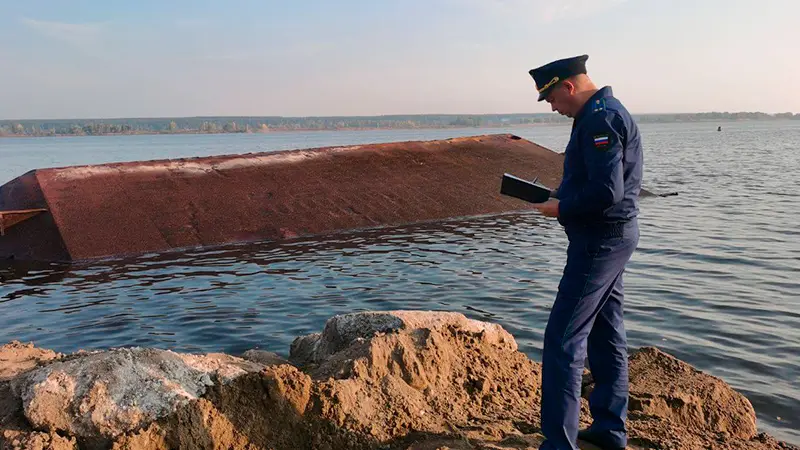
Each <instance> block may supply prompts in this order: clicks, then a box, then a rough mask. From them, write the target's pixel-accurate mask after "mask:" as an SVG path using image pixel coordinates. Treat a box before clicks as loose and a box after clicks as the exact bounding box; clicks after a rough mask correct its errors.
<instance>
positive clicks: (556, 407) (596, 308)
mask: <svg viewBox="0 0 800 450" xmlns="http://www.w3.org/2000/svg"><path fill="white" fill-rule="evenodd" d="M567 235H568V237H569V247H568V248H567V264H566V267H565V268H564V273H563V276H562V278H561V283H560V284H559V286H558V294H557V296H556V300H555V303H554V304H553V308H552V310H551V311H550V318H549V319H548V322H547V328H546V329H545V333H544V354H543V356H542V411H541V415H542V433H543V434H544V436H545V441H544V443H542V445H541V446H540V447H539V448H540V449H547V450H550V449H553V450H555V449H558V450H578V446H577V436H578V416H579V412H580V396H581V380H582V374H583V367H584V361H585V359H586V356H587V353H588V357H589V370H590V371H591V372H592V377H593V378H594V382H595V386H594V390H593V391H592V394H591V395H590V397H589V405H590V410H591V413H592V419H593V423H592V426H591V431H592V432H593V433H598V434H601V435H603V436H605V437H606V438H608V440H609V442H613V443H614V445H617V444H618V446H619V447H624V446H625V445H626V444H627V433H626V428H625V420H626V418H627V410H628V351H627V347H628V344H627V339H626V337H625V327H624V325H623V318H622V307H623V297H624V294H623V286H622V273H623V271H624V270H625V265H626V264H627V262H628V260H630V258H631V256H632V255H633V251H634V250H635V249H636V246H637V244H638V243H639V226H638V222H637V221H636V219H633V220H632V221H630V222H627V223H624V224H620V225H618V226H613V227H606V228H603V229H590V228H585V229H581V228H579V229H570V228H568V229H567Z"/></svg>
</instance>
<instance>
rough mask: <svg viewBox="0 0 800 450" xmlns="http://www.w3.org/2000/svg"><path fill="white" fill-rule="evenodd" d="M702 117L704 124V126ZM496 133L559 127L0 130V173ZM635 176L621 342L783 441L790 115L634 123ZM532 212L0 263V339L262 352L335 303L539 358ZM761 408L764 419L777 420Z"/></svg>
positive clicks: (795, 335) (794, 405)
mask: <svg viewBox="0 0 800 450" xmlns="http://www.w3.org/2000/svg"><path fill="white" fill-rule="evenodd" d="M717 125H722V127H723V131H722V132H717V131H716V129H717ZM503 131H508V132H513V133H515V134H517V135H520V136H522V137H525V138H527V139H530V140H532V141H535V142H537V143H540V144H542V145H545V146H546V147H549V148H552V149H554V150H557V151H562V150H563V148H564V146H565V145H566V142H567V140H568V137H569V127H568V126H543V127H530V128H514V129H513V130H499V129H491V130H489V129H461V130H414V131H373V132H314V133H282V134H278V133H276V134H264V135H212V136H208V135H188V136H124V137H75V138H35V139H10V138H9V139H0V161H2V164H0V183H4V182H6V181H9V180H11V179H12V178H14V177H16V176H19V175H21V174H22V173H24V172H25V171H27V170H30V169H34V168H40V167H54V166H65V165H73V164H88V163H103V162H111V161H130V160H142V159H156V158H159V159H160V158H175V157H184V156H202V155H216V154H230V153H247V152H256V151H272V150H283V149H292V148H302V147H317V146H328V145H347V144H358V143H370V142H389V141H404V140H416V139H440V138H447V137H454V136H466V135H475V134H484V133H497V132H503ZM642 133H643V136H644V142H645V183H646V186H647V187H649V188H651V189H654V190H656V191H678V192H679V193H680V195H679V196H677V197H667V198H661V199H645V200H643V201H642V214H641V231H642V237H641V241H640V245H639V248H638V250H637V252H636V253H635V254H634V256H633V260H632V261H631V263H630V265H629V266H628V267H629V269H628V272H627V275H626V279H625V284H626V286H625V287H626V320H627V322H626V327H627V329H628V336H629V341H630V344H631V346H632V347H639V346H645V345H656V346H659V347H661V348H662V349H664V350H666V351H668V352H670V353H672V354H674V355H676V356H677V357H679V358H681V359H683V360H686V361H688V362H690V363H691V364H693V365H695V366H697V367H698V368H700V369H702V370H705V371H707V372H709V373H711V374H713V375H716V376H719V377H721V378H723V379H725V380H726V381H727V382H729V383H731V384H732V385H733V386H734V387H736V388H737V389H739V390H740V391H741V392H743V393H744V394H745V395H747V397H748V398H749V399H750V401H751V402H752V403H753V404H754V406H755V408H756V411H757V412H758V416H759V426H760V427H761V429H762V430H764V431H768V432H770V433H771V434H773V435H775V436H776V437H778V438H781V439H784V440H787V441H790V442H794V443H800V431H798V429H800V281H798V278H797V277H798V276H800V228H799V227H798V225H799V224H800V220H799V219H798V217H800V198H799V197H800V189H798V188H800V183H798V181H799V180H800V175H798V174H800V123H798V121H785V122H783V121H774V122H772V121H770V122H738V123H722V124H716V123H702V124H646V125H643V126H642ZM565 249H566V238H565V236H564V234H563V231H562V230H561V229H560V227H559V226H558V224H557V222H555V221H553V220H547V219H544V218H542V217H541V216H539V215H538V214H536V213H512V214H504V215H497V216H484V217H476V218H473V219H470V220H459V221H447V222H442V223H432V224H418V225H413V226H405V227H396V228H383V229H376V230H368V231H361V232H356V233H342V234H334V235H327V236H321V237H316V238H313V239H300V240H294V241H288V242H285V243H281V244H272V243H264V244H258V245H248V246H230V247H225V248H221V249H215V250H212V251H203V252H185V253H179V254H153V255H145V256H143V257H140V258H135V259H126V260H113V261H103V262H98V263H92V264H76V265H71V266H60V265H24V264H16V265H12V266H3V267H2V268H0V280H1V281H2V283H1V284H0V342H5V341H9V340H11V339H20V340H23V341H34V342H35V343H36V344H37V345H39V346H42V347H48V348H52V349H55V350H57V351H61V352H70V351H74V350H77V349H80V348H84V349H88V348H108V347H112V346H127V345H142V346H157V347H161V348H170V349H175V350H181V351H225V352H233V353H236V352H240V351H243V350H245V349H248V348H254V347H259V348H266V349H269V350H272V351H276V352H278V353H281V354H284V355H286V354H287V353H288V348H289V343H290V342H291V340H292V339H293V338H294V337H295V336H297V335H301V334H306V333H310V332H316V331H319V330H321V328H322V325H323V323H324V321H325V320H326V319H328V318H329V317H330V316H332V315H334V314H339V313H346V312H352V311H360V310H386V309H435V310H450V311H459V312H462V313H464V314H466V315H467V316H469V317H472V318H476V319H483V320H490V321H494V322H498V323H500V324H502V325H503V326H504V327H506V329H508V330H509V331H510V332H511V333H513V334H514V336H515V337H516V338H517V340H518V342H519V344H520V349H521V350H522V351H524V352H526V353H527V354H528V355H529V356H531V357H532V358H534V359H537V360H538V359H540V358H541V341H542V333H543V331H544V327H545V324H546V320H547V314H548V311H549V309H550V306H551V304H552V302H553V299H554V296H555V292H556V288H557V285H558V281H559V278H560V275H561V270H562V268H563V265H564V262H565V259H566V255H565ZM779 418H780V419H779Z"/></svg>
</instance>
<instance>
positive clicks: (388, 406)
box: [0, 311, 797, 450]
mask: <svg viewBox="0 0 800 450" xmlns="http://www.w3.org/2000/svg"><path fill="white" fill-rule="evenodd" d="M0 364H1V365H2V367H0V374H2V378H0V380H2V381H0V394H2V395H1V396H0V399H1V400H0V449H5V448H14V449H16V448H20V449H21V448H40V449H73V448H87V449H94V448H115V449H153V450H155V449H168V448H213V449H258V448H271V449H331V450H333V449H378V448H389V449H415V450H425V449H430V450H434V449H444V448H452V449H526V448H536V447H537V446H538V444H539V443H540V442H541V439H542V436H541V434H540V433H539V428H538V426H539V401H540V398H541V392H540V365H539V364H538V363H535V362H533V361H531V360H530V359H528V358H527V357H526V356H525V355H524V354H522V353H521V352H519V351H518V350H517V344H516V342H515V341H514V338H513V336H511V335H510V334H509V333H507V332H506V331H505V330H504V329H503V328H502V327H500V326H498V325H495V324H490V323H485V322H478V321H474V320H468V319H466V318H465V317H464V316H463V315H461V314H455V313H433V312H420V311H415V312H409V311H406V312H380V313H358V314H350V315H344V316H337V317H334V318H332V319H330V320H329V321H328V323H327V324H326V326H325V329H324V330H323V332H322V333H319V334H313V335H309V336H303V337H299V338H297V339H296V340H295V342H294V343H293V344H292V348H291V352H290V358H289V361H284V360H282V359H280V358H279V357H277V356H276V355H274V354H269V353H267V352H261V351H250V352H247V353H245V354H244V355H241V357H236V356H231V355H222V354H206V355H190V354H179V353H174V352H171V351H164V350H158V349H141V348H126V349H112V350H109V351H102V352H91V353H87V352H79V353H76V354H72V355H59V354H56V353H54V352H51V351H48V350H42V349H37V348H35V347H33V346H32V345H22V344H20V343H16V342H15V343H11V344H8V345H6V346H4V347H2V348H0ZM630 373H631V388H630V390H631V402H630V412H629V416H630V417H629V419H630V420H629V429H630V435H631V446H630V448H634V449H639V448H641V449H644V448H654V449H686V450H688V449H698V448H708V449H742V450H744V449H786V448H797V447H792V446H789V445H788V444H783V443H779V442H777V441H776V440H774V439H772V438H771V437H769V436H767V435H764V434H759V433H758V431H757V428H756V418H755V413H754V411H753V408H752V406H751V405H750V402H749V401H747V399H746V398H745V397H744V396H742V395H741V394H739V393H737V392H736V391H734V390H733V389H732V388H730V387H729V386H728V385H727V384H725V383H724V382H723V381H722V380H719V379H717V378H714V377H711V376H709V375H707V374H704V373H702V372H700V371H697V370H696V369H694V368H692V367H691V366H689V365H687V364H685V363H683V362H681V361H679V360H677V359H675V358H673V357H671V356H669V355H667V354H665V353H663V352H661V351H659V350H658V349H655V348H644V349H641V350H639V351H637V352H635V353H634V354H633V355H632V356H631V365H630ZM591 388H592V384H591V379H590V377H588V376H587V377H586V380H585V386H584V391H585V396H588V392H590V390H591ZM588 420H589V415H588V405H587V404H586V403H585V401H584V408H583V412H582V423H583V424H584V425H588ZM582 448H586V449H590V448H593V447H591V446H588V445H587V446H584V447H582Z"/></svg>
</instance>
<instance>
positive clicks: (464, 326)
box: [289, 311, 517, 366]
mask: <svg viewBox="0 0 800 450" xmlns="http://www.w3.org/2000/svg"><path fill="white" fill-rule="evenodd" d="M447 327H455V328H458V329H460V330H462V331H466V332H472V333H478V334H481V335H482V336H483V338H484V339H486V340H487V341H489V342H491V343H492V344H495V345H499V346H502V347H504V348H506V349H508V350H511V351H516V350H517V343H516V341H515V340H514V337H513V336H511V334H509V333H508V332H507V331H505V330H504V329H503V328H502V327H501V326H499V325H497V324H493V323H488V322H481V321H478V320H472V319H468V318H467V317H466V316H464V315H463V314H460V313H454V312H441V311H382V312H359V313H351V314H343V315H338V316H334V317H332V318H330V319H328V321H327V322H326V323H325V329H324V330H323V332H322V334H319V333H314V334H310V335H307V336H301V337H298V338H296V339H295V340H294V341H293V342H292V346H291V350H290V353H289V360H290V361H292V362H293V363H295V364H298V365H301V366H302V365H306V364H309V363H319V362H321V361H324V360H325V359H327V358H329V357H330V356H331V355H334V354H336V353H337V352H339V351H341V350H343V349H345V348H347V347H349V346H350V345H351V344H352V343H353V342H354V341H356V340H358V339H369V338H371V337H373V336H376V335H379V334H388V333H396V332H400V331H402V332H405V333H413V332H414V331H416V330H421V329H429V330H441V329H443V328H447Z"/></svg>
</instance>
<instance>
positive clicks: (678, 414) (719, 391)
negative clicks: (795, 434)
mask: <svg viewBox="0 0 800 450" xmlns="http://www.w3.org/2000/svg"><path fill="white" fill-rule="evenodd" d="M629 371H630V405H629V411H631V412H632V413H634V414H640V415H646V416H651V417H658V418H662V419H665V420H667V421H669V422H671V423H674V424H677V425H679V426H683V427H686V428H687V429H692V430H696V431H702V432H713V433H728V434H730V435H731V436H734V437H737V438H740V439H747V440H749V439H752V438H754V437H755V436H756V434H757V433H758V430H757V428H756V413H755V410H754V409H753V406H752V404H751V403H750V401H749V400H747V398H746V397H745V396H744V395H742V394H740V393H738V392H736V391H735V390H733V389H732V388H731V387H730V386H729V385H727V384H726V383H725V382H724V381H722V380H720V379H719V378H716V377H713V376H711V375H708V374H705V373H703V372H700V371H698V370H697V369H695V368H693V367H692V366H690V365H688V364H686V363H685V362H683V361H680V360H678V359H676V358H674V357H672V356H670V355H668V354H666V353H664V352H662V351H660V350H658V349H656V348H652V347H646V348H642V349H640V350H639V351H637V352H635V353H633V354H632V355H631V358H630V368H629Z"/></svg>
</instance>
